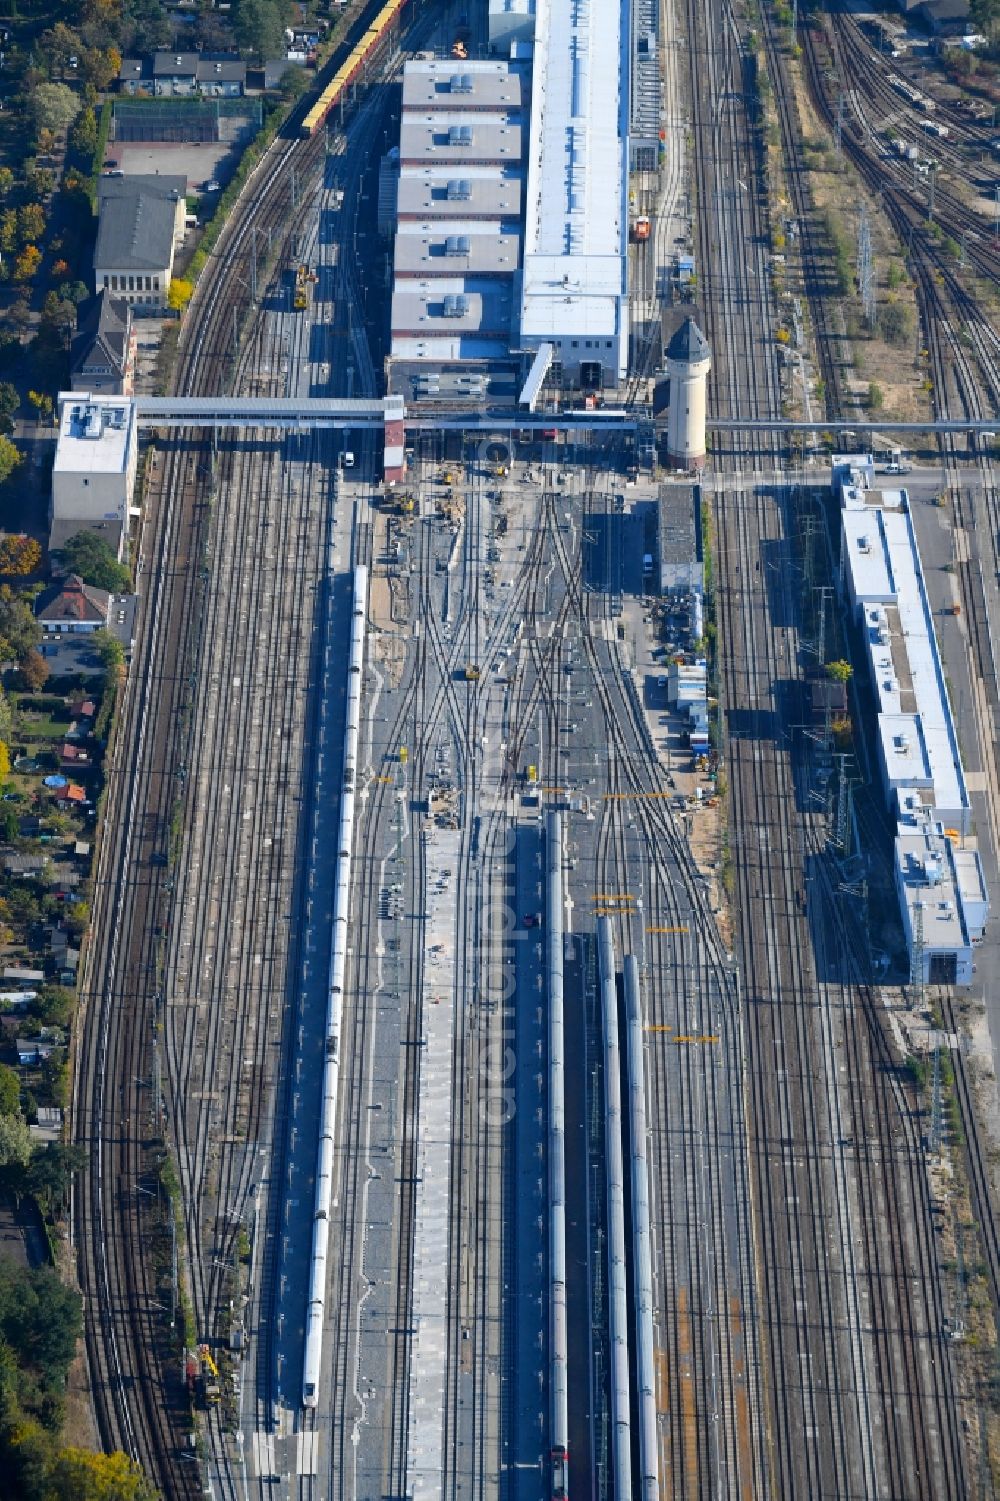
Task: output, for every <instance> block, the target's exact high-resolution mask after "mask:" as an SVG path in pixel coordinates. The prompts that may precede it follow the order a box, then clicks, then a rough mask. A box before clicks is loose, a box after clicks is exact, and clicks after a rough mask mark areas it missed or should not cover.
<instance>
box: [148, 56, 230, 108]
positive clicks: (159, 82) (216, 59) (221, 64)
mask: <svg viewBox="0 0 1000 1501" xmlns="http://www.w3.org/2000/svg"><path fill="white" fill-rule="evenodd" d="M246 79H247V65H246V63H245V62H244V61H243V60H242V58H241V57H240V56H239V55H238V54H237V53H235V52H156V53H154V54H153V66H152V83H153V93H154V94H156V95H157V96H159V97H167V98H184V97H186V96H187V95H190V94H209V95H212V96H214V97H216V98H238V97H239V96H240V95H241V94H243V93H244V92H245V90H246Z"/></svg>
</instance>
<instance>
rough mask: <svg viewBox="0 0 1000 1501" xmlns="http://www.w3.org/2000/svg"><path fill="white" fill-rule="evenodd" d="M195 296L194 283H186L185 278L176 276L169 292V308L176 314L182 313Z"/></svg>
mask: <svg viewBox="0 0 1000 1501" xmlns="http://www.w3.org/2000/svg"><path fill="white" fill-rule="evenodd" d="M193 295H194V282H191V281H185V280H184V278H183V277H180V276H175V277H174V279H173V281H172V282H171V283H170V286H169V288H168V290H167V306H168V307H172V308H173V309H174V310H175V311H176V312H178V313H179V312H182V311H183V309H184V308H186V307H187V305H188V303H189V302H190V301H191V298H192V297H193Z"/></svg>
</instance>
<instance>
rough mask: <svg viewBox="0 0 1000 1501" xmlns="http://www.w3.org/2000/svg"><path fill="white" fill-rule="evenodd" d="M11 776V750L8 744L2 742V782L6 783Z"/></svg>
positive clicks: (0, 778) (0, 750)
mask: <svg viewBox="0 0 1000 1501" xmlns="http://www.w3.org/2000/svg"><path fill="white" fill-rule="evenodd" d="M9 776H10V750H9V749H8V747H7V745H6V743H5V742H4V741H3V740H0V782H4V781H6V780H7V778H8V777H9Z"/></svg>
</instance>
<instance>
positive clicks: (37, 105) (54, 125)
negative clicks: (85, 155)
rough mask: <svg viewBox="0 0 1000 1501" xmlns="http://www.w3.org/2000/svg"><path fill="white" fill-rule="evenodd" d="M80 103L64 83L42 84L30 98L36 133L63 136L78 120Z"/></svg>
mask: <svg viewBox="0 0 1000 1501" xmlns="http://www.w3.org/2000/svg"><path fill="white" fill-rule="evenodd" d="M79 108H80V101H79V100H78V99H77V97H76V95H75V94H74V92H73V90H72V89H70V88H67V86H66V85H65V84H64V83H40V84H39V85H38V87H37V88H35V89H32V91H31V93H30V95H29V96H28V112H29V114H30V116H31V121H32V124H33V125H34V127H35V131H36V132H38V131H40V130H53V131H55V133H56V135H62V133H63V131H65V130H68V129H69V127H70V125H71V124H72V123H73V121H74V120H75V119H76V115H77V111H78V110H79Z"/></svg>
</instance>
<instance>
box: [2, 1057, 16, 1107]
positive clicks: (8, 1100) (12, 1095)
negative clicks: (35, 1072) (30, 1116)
mask: <svg viewBox="0 0 1000 1501" xmlns="http://www.w3.org/2000/svg"><path fill="white" fill-rule="evenodd" d="M20 1113H21V1080H20V1079H19V1077H18V1073H17V1069H16V1068H11V1066H10V1064H9V1063H0V1115H20Z"/></svg>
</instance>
